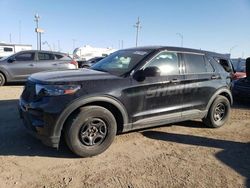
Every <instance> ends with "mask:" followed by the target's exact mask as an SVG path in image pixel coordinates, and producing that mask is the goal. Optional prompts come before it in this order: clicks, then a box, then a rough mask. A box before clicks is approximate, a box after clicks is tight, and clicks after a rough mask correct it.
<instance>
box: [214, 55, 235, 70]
mask: <svg viewBox="0 0 250 188" xmlns="http://www.w3.org/2000/svg"><path fill="white" fill-rule="evenodd" d="M215 60H216V61H217V62H218V63H219V64H220V65H221V66H222V67H223V68H224V70H225V71H226V72H231V71H232V68H231V66H230V63H229V62H228V60H226V59H219V58H215Z"/></svg>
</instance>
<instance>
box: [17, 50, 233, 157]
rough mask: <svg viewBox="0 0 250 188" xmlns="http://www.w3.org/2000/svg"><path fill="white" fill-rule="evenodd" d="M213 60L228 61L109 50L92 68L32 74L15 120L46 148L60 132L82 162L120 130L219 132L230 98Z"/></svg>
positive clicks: (226, 79)
mask: <svg viewBox="0 0 250 188" xmlns="http://www.w3.org/2000/svg"><path fill="white" fill-rule="evenodd" d="M215 57H216V58H217V59H218V58H219V59H226V57H225V56H224V55H222V54H221V55H220V54H217V53H212V52H207V51H201V50H194V49H187V48H176V47H140V48H131V49H124V50H119V51H117V52H114V53H113V54H111V55H109V56H108V57H106V58H104V59H103V60H101V61H99V62H98V63H96V64H95V65H93V66H92V67H91V68H90V69H79V70H72V71H57V72H44V73H36V74H33V75H31V76H30V77H29V79H28V82H27V84H26V86H25V89H24V91H23V93H22V95H21V98H20V101H19V111H20V117H21V118H23V119H24V124H25V126H26V127H27V128H28V129H30V130H32V131H33V132H34V134H35V135H37V137H38V138H40V139H41V140H42V142H43V143H44V144H46V145H48V146H52V147H58V146H59V142H60V139H62V133H64V136H65V139H66V143H67V145H68V146H69V148H70V149H71V150H72V151H73V152H74V153H75V154H77V155H79V156H82V157H88V156H93V155H97V154H99V153H101V152H103V151H105V150H106V149H107V148H108V147H109V146H110V144H111V143H112V141H113V139H114V137H115V135H116V134H117V133H121V132H127V131H131V130H135V129H140V128H147V127H153V126H159V125H165V124H168V123H174V122H180V121H185V120H190V119H197V118H200V119H202V120H203V122H204V125H206V126H207V127H212V128H217V127H221V126H223V125H224V124H225V123H226V122H227V120H228V119H229V115H230V108H231V107H230V106H231V104H232V101H233V99H232V95H231V90H230V88H231V78H230V75H231V74H230V72H227V71H225V69H224V68H223V66H222V65H221V64H219V63H218V62H217V61H216V60H215ZM228 71H229V70H228Z"/></svg>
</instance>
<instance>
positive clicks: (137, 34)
mask: <svg viewBox="0 0 250 188" xmlns="http://www.w3.org/2000/svg"><path fill="white" fill-rule="evenodd" d="M134 27H135V28H136V38H135V46H136V47H137V46H138V38H139V30H140V29H141V28H142V27H141V21H140V17H138V20H137V22H136V23H135V25H134Z"/></svg>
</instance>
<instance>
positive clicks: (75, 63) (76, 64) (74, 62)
mask: <svg viewBox="0 0 250 188" xmlns="http://www.w3.org/2000/svg"><path fill="white" fill-rule="evenodd" d="M70 64H72V65H75V66H76V68H77V69H78V63H77V62H76V61H74V60H72V61H71V62H70Z"/></svg>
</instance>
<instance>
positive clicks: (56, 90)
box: [36, 84, 81, 96]
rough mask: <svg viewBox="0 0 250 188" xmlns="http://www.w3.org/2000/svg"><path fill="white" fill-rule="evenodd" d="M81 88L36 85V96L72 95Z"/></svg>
mask: <svg viewBox="0 0 250 188" xmlns="http://www.w3.org/2000/svg"><path fill="white" fill-rule="evenodd" d="M80 88H81V86H79V85H41V84H36V95H42V96H58V95H70V94H74V93H75V92H77V91H78V90H79V89H80Z"/></svg>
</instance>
